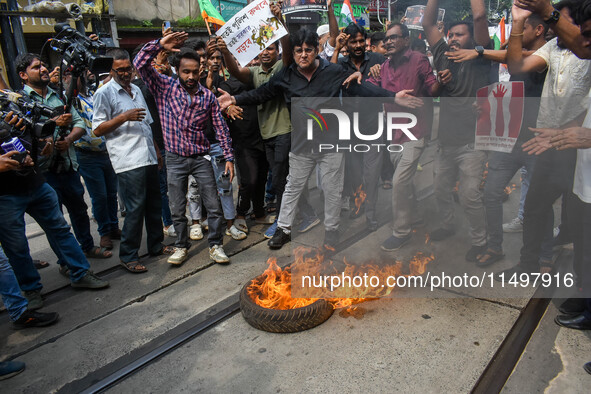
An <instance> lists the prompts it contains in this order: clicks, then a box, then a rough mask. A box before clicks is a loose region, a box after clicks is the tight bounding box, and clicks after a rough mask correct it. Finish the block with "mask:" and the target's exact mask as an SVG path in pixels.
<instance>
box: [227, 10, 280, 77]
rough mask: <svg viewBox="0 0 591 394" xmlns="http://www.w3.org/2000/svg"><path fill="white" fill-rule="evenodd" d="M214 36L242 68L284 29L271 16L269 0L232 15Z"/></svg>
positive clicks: (278, 37) (277, 37) (278, 36)
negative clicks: (221, 41)
mask: <svg viewBox="0 0 591 394" xmlns="http://www.w3.org/2000/svg"><path fill="white" fill-rule="evenodd" d="M216 34H217V35H218V36H220V37H222V39H223V40H224V42H225V43H226V45H227V46H228V50H229V51H230V52H232V54H233V55H234V56H235V57H236V60H238V63H240V65H241V66H242V67H245V66H246V65H247V64H248V62H250V61H251V60H252V59H254V58H255V57H256V56H257V55H258V54H259V53H261V52H262V51H263V49H265V48H266V47H268V46H269V45H270V44H271V43H272V42H274V41H276V40H278V39H280V38H281V37H283V36H284V35H286V34H287V30H285V27H284V26H283V24H282V23H281V22H279V21H278V20H277V18H275V17H274V16H273V14H272V13H271V8H270V4H269V0H258V1H254V2H252V3H250V4H249V5H248V6H246V7H245V8H244V9H243V10H242V11H240V12H239V13H237V14H236V15H234V17H233V18H232V19H230V20H229V21H228V22H226V24H225V25H224V26H222V27H221V28H220V29H219V30H218V31H217V33H216Z"/></svg>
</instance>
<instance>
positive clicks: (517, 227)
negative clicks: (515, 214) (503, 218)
mask: <svg viewBox="0 0 591 394" xmlns="http://www.w3.org/2000/svg"><path fill="white" fill-rule="evenodd" d="M522 231H523V220H521V219H519V218H515V219H513V220H511V221H510V222H509V223H504V224H503V232H504V233H520V232H522Z"/></svg>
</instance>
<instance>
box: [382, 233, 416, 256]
mask: <svg viewBox="0 0 591 394" xmlns="http://www.w3.org/2000/svg"><path fill="white" fill-rule="evenodd" d="M411 238H412V237H411V235H410V234H409V235H407V236H406V237H396V236H394V235H392V236H391V237H390V238H388V239H387V240H385V241H384V243H383V244H382V246H381V248H382V250H385V251H386V252H394V251H395V250H398V249H400V248H401V247H403V246H404V245H406V244H407V243H408V241H410V239H411Z"/></svg>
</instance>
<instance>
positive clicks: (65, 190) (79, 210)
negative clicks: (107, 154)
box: [44, 170, 94, 264]
mask: <svg viewBox="0 0 591 394" xmlns="http://www.w3.org/2000/svg"><path fill="white" fill-rule="evenodd" d="M44 175H45V179H47V183H49V185H50V186H51V187H52V188H53V189H54V190H55V192H56V193H57V199H58V202H59V207H60V210H61V209H62V205H65V206H66V208H68V213H69V214H70V221H71V222H72V229H73V230H74V235H75V236H76V239H77V240H78V242H79V243H80V247H81V248H82V250H84V251H88V250H90V249H92V248H93V247H94V241H93V239H92V235H91V234H90V218H89V217H88V205H86V202H84V186H82V182H80V174H78V172H76V171H74V170H70V171H67V172H63V173H61V174H54V173H51V172H46V173H45V174H44ZM59 264H64V263H63V262H61V261H60V262H59Z"/></svg>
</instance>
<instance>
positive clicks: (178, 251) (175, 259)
mask: <svg viewBox="0 0 591 394" xmlns="http://www.w3.org/2000/svg"><path fill="white" fill-rule="evenodd" d="M188 255H189V252H188V251H187V248H175V249H174V253H173V254H172V256H170V257H169V258H168V260H167V262H168V263H169V264H174V265H181V264H183V262H184V261H185V260H187V256H188Z"/></svg>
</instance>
